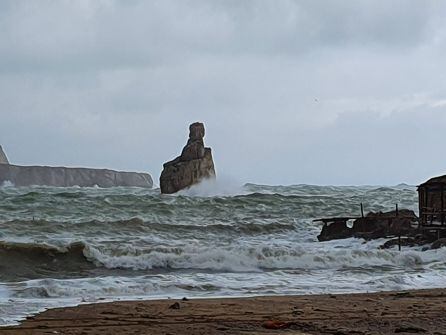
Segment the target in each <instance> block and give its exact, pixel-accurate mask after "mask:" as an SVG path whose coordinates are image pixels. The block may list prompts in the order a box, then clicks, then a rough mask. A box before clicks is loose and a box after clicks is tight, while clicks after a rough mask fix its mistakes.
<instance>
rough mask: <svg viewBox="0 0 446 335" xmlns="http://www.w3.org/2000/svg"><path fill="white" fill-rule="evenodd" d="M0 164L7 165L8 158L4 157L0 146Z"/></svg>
mask: <svg viewBox="0 0 446 335" xmlns="http://www.w3.org/2000/svg"><path fill="white" fill-rule="evenodd" d="M0 164H9V161H8V157H6V154H5V152H4V151H3V149H2V146H1V145H0Z"/></svg>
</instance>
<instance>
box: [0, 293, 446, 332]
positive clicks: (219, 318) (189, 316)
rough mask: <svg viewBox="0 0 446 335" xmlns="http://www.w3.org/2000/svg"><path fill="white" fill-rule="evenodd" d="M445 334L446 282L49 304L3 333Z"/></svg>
mask: <svg viewBox="0 0 446 335" xmlns="http://www.w3.org/2000/svg"><path fill="white" fill-rule="evenodd" d="M414 333H417V334H436V335H440V334H445V335H446V289H433V290H418V291H404V292H387V293H372V294H345V295H314V296H279V297H256V298H234V299H229V298H228V299H196V300H195V299H191V300H188V301H183V300H157V301H130V302H113V303H103V304H91V305H82V306H78V307H72V308H59V309H52V310H48V311H46V312H44V313H41V314H39V315H37V316H35V317H30V318H28V319H27V320H26V321H24V322H23V323H22V324H21V325H20V326H17V327H7V328H0V335H18V334H20V335H26V334H103V335H105V334H124V335H126V334H185V335H188V334H251V335H252V334H337V335H342V334H414Z"/></svg>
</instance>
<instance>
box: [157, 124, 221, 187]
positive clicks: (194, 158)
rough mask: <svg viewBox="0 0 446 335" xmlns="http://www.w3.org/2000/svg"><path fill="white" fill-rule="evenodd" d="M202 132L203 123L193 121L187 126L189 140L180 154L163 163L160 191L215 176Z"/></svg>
mask: <svg viewBox="0 0 446 335" xmlns="http://www.w3.org/2000/svg"><path fill="white" fill-rule="evenodd" d="M204 133H205V132H204V124H203V123H200V122H195V123H192V124H191V125H190V126H189V140H188V141H187V144H186V146H185V147H184V148H183V151H182V152H181V155H180V156H179V157H177V158H175V159H174V160H173V161H170V162H167V163H164V165H163V172H162V173H161V177H160V188H161V193H164V194H171V193H175V192H178V191H180V190H182V189H185V188H187V187H189V186H192V185H194V184H197V183H199V182H200V181H201V180H203V179H207V178H215V168H214V161H213V160H212V152H211V148H205V146H204V141H203V137H204Z"/></svg>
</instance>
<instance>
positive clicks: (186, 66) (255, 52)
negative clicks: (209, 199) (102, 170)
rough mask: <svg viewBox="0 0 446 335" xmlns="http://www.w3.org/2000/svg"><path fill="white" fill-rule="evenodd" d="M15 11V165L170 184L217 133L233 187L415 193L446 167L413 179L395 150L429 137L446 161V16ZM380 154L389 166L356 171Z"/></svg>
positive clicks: (11, 16) (249, 6)
mask: <svg viewBox="0 0 446 335" xmlns="http://www.w3.org/2000/svg"><path fill="white" fill-rule="evenodd" d="M0 6H1V7H0V53H1V55H2V56H1V57H0V106H1V109H0V118H1V123H0V144H2V145H3V147H4V148H5V150H6V151H7V154H8V156H9V158H10V160H11V161H13V162H14V161H15V162H17V163H21V164H34V163H35V164H54V165H64V164H66V165H71V166H79V165H85V166H95V167H110V168H117V169H131V170H141V171H149V172H151V173H152V174H153V175H154V177H155V179H156V178H157V176H158V174H159V172H160V169H161V166H162V163H163V162H164V161H166V160H168V159H171V158H173V157H174V156H175V155H176V154H178V152H179V150H180V149H181V148H182V146H183V145H184V141H185V139H186V136H187V125H188V123H189V122H193V121H196V120H202V121H204V122H205V123H206V125H207V130H208V131H207V137H206V142H207V143H208V144H209V145H211V146H212V147H213V148H214V155H215V159H216V163H217V169H218V172H219V173H223V174H226V175H231V176H234V177H236V178H239V179H240V180H242V181H252V182H268V183H304V182H313V183H329V184H330V183H331V184H339V183H344V184H345V183H397V182H400V181H407V182H414V183H415V182H418V181H419V180H420V179H422V178H423V176H424V175H429V174H431V173H436V172H439V171H441V169H442V168H443V167H444V165H446V164H444V162H442V161H441V159H432V160H431V161H428V162H421V161H419V160H414V161H412V162H411V165H410V166H411V169H410V170H408V169H406V170H404V171H403V170H402V168H401V166H400V164H401V159H400V157H398V156H395V155H394V151H393V150H394V147H395V150H401V152H403V153H404V155H409V153H410V152H412V154H413V156H416V155H417V153H419V152H421V151H422V150H423V148H422V147H421V146H420V145H419V143H422V140H423V139H426V138H428V139H429V142H430V147H429V148H430V149H429V150H431V151H430V152H431V153H432V154H433V153H434V152H435V151H436V150H437V151H438V150H440V149H441V144H440V143H441V141H440V140H438V138H440V137H441V134H440V129H441V128H442V127H444V126H445V125H446V120H445V119H444V117H442V115H443V114H442V113H444V109H443V107H442V105H441V104H442V101H445V100H446V95H445V93H444V92H445V86H446V85H445V84H446V82H445V81H446V77H444V75H443V74H442V73H443V71H442V69H443V68H444V66H445V61H444V60H443V58H444V57H443V54H444V51H446V45H445V40H446V39H445V37H446V24H445V23H444V22H443V20H441V12H442V9H444V8H443V7H444V6H445V5H442V3H439V2H434V1H432V2H431V1H423V2H411V5H410V6H408V5H407V2H406V1H397V0H395V1H388V2H376V1H355V2H341V1H338V2H326V1H289V0H283V1H173V0H166V1H151V2H147V1H86V0H85V1H68V0H66V1H47V0H41V1H33V2H29V1H10V2H8V1H3V2H1V3H0ZM420 125H422V126H420ZM428 129H435V131H433V132H430V131H429V133H428V134H427V132H428ZM407 134H410V135H407ZM407 136H410V138H409V137H407ZM355 143H358V145H356V144H355ZM405 143H407V146H405ZM390 148H391V149H390ZM362 150H364V152H363V151H362ZM368 154H369V155H370V156H372V155H373V156H375V157H378V156H380V155H382V156H383V157H384V158H385V159H383V160H382V161H381V160H374V162H375V163H374V164H378V165H373V164H369V163H367V162H366V161H363V160H359V161H356V162H355V161H354V159H355V157H362V155H364V156H367V155H368ZM384 162H385V163H384ZM442 164H443V166H442ZM398 169H400V170H398Z"/></svg>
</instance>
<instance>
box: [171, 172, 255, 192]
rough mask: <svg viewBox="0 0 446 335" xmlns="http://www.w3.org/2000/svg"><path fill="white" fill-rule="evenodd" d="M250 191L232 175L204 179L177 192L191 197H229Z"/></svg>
mask: <svg viewBox="0 0 446 335" xmlns="http://www.w3.org/2000/svg"><path fill="white" fill-rule="evenodd" d="M249 193H250V192H248V191H247V190H246V189H245V188H244V187H243V185H242V184H241V183H240V182H238V181H237V180H235V179H233V178H231V177H226V176H218V178H216V179H204V180H202V181H201V182H200V183H198V184H196V185H192V186H191V187H189V188H187V189H185V190H181V191H179V192H178V193H176V194H177V195H183V196H190V197H217V196H220V197H223V196H224V197H227V196H236V195H246V194H249Z"/></svg>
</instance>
